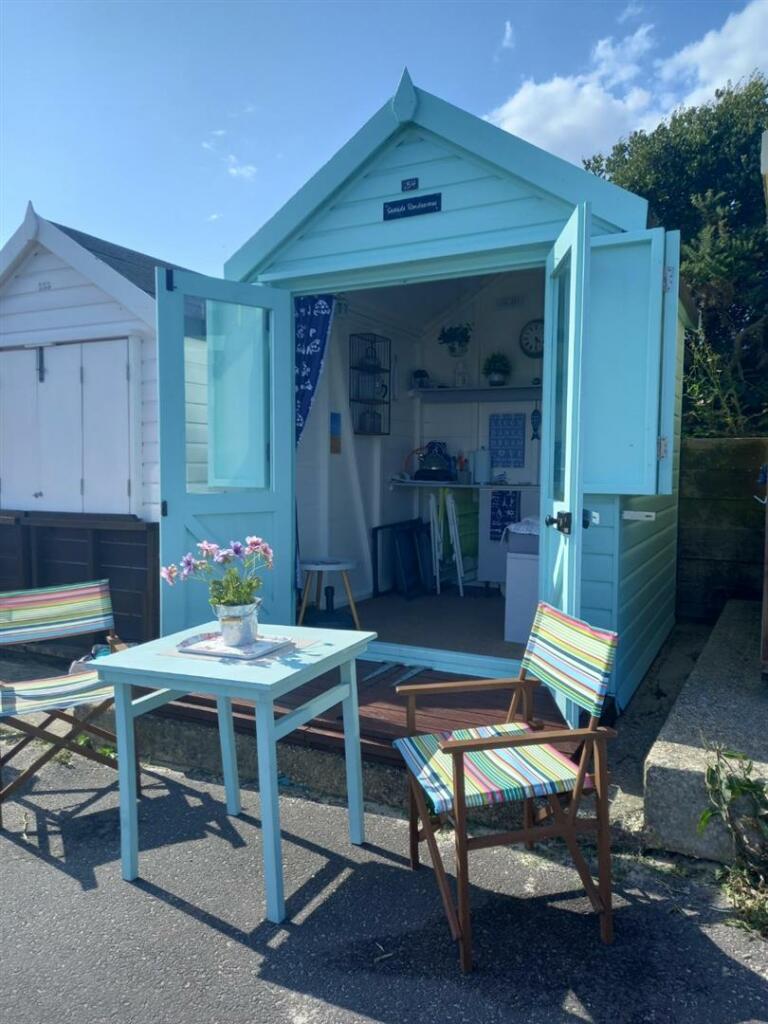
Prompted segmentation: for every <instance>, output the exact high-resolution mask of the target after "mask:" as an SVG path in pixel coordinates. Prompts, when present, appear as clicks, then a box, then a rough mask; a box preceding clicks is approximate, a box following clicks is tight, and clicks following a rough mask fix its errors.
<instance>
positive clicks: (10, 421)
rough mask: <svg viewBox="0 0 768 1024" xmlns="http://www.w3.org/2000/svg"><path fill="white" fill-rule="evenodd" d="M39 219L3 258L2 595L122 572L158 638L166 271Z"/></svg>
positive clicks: (145, 625)
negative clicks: (158, 281) (160, 316)
mask: <svg viewBox="0 0 768 1024" xmlns="http://www.w3.org/2000/svg"><path fill="white" fill-rule="evenodd" d="M156 266H162V267H166V266H170V264H168V263H165V262H164V261H162V260H157V259H154V258H153V257H150V256H145V255H144V254H143V253H138V252H135V251H133V250H131V249H126V248H124V247H123V246H120V245H115V244H114V243H111V242H107V241H105V240H103V239H100V238H94V237H93V236H91V235H88V234H85V233H84V232H81V231H77V230H75V229H72V228H68V227H64V226H62V225H59V224H54V223H52V222H51V221H48V220H46V219H45V218H43V217H40V216H39V215H38V214H37V213H36V212H35V210H34V209H33V207H32V204H31V203H30V204H29V207H28V209H27V212H26V216H25V218H24V220H23V222H22V224H21V225H20V226H19V228H18V230H17V231H16V232H15V233H14V234H13V235H12V236H11V238H10V239H9V240H8V242H7V243H6V244H5V246H4V247H3V249H2V251H0V589H15V588H20V587H26V586H44V585H47V584H56V583H70V582H79V581H81V580H84V579H92V578H93V577H94V576H102V575H103V576H109V577H110V579H111V581H112V594H113V601H114V605H115V613H116V616H117V619H118V627H119V630H120V633H121V635H123V636H125V637H126V639H146V638H148V637H150V636H151V635H152V634H153V633H154V632H156V630H157V585H156V580H157V564H158V559H157V532H158V531H157V522H158V520H159V518H160V496H159V458H158V429H157V420H158V412H157V409H158V399H157V390H156V389H157V354H156V342H155V296H154V290H155V267H156Z"/></svg>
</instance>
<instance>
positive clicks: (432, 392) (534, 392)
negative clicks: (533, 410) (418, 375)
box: [408, 387, 541, 402]
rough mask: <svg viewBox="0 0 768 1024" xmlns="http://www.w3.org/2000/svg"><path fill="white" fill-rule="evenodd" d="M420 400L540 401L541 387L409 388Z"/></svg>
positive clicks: (411, 394)
mask: <svg viewBox="0 0 768 1024" xmlns="http://www.w3.org/2000/svg"><path fill="white" fill-rule="evenodd" d="M408 394H409V396H410V397H411V398H417V399H418V400H419V401H421V402H540V401H541V388H535V387H529V388H519V387H518V388H514V387H505V388H492V387H485V388H411V390H410V391H409V392H408Z"/></svg>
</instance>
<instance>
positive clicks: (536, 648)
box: [521, 601, 619, 718]
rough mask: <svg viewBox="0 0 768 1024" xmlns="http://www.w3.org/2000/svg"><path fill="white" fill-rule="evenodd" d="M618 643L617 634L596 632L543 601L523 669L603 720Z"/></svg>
mask: <svg viewBox="0 0 768 1024" xmlns="http://www.w3.org/2000/svg"><path fill="white" fill-rule="evenodd" d="M618 639H619V638H618V635H617V634H616V633H612V632H611V631H610V630H607V629H595V628H594V627H593V626H590V625H588V623H586V622H582V621H581V619H573V618H571V616H570V615H565V614H564V613H563V612H561V611H558V610H557V608H553V607H552V606H551V605H549V604H545V603H544V602H543V601H542V602H540V603H539V606H538V608H537V609H536V617H535V619H534V620H533V628H532V630H531V635H530V637H529V638H528V644H527V645H526V648H525V654H524V655H523V660H522V663H521V666H522V668H523V669H524V670H525V671H526V672H527V673H528V674H530V675H532V676H534V678H536V679H538V680H539V682H541V683H544V685H545V686H548V687H549V688H550V689H552V690H555V691H556V692H557V693H559V694H560V695H561V696H563V697H567V698H568V700H572V701H574V703H576V704H578V706H579V707H580V708H583V709H584V710H585V711H588V712H589V713H590V715H595V716H596V717H598V718H599V717H600V712H601V711H602V709H603V701H604V699H605V694H606V692H607V690H608V682H609V680H610V676H611V671H612V670H613V662H614V660H615V657H616V644H617V643H618Z"/></svg>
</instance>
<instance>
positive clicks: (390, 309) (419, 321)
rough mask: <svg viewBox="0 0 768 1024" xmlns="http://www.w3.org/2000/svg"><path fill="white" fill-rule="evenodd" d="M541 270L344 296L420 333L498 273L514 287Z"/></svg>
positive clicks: (369, 290) (510, 272) (374, 313)
mask: <svg viewBox="0 0 768 1024" xmlns="http://www.w3.org/2000/svg"><path fill="white" fill-rule="evenodd" d="M540 274H541V270H519V271H509V272H507V273H506V274H484V275H479V276H477V277H459V278H448V279H445V280H441V281H424V282H422V283H420V284H403V285H393V286H392V287H388V288H367V289H364V290H361V291H355V292H347V293H346V294H345V295H344V296H343V298H344V299H345V300H346V301H347V303H348V304H349V306H351V307H352V308H354V309H364V310H365V311H366V312H367V313H370V314H371V315H378V316H381V317H383V318H388V319H390V320H395V321H399V322H400V323H402V324H403V325H406V326H407V327H408V328H409V329H410V331H412V332H414V333H420V332H421V331H422V330H423V329H424V328H425V327H426V326H427V325H428V324H430V323H431V322H432V321H433V320H434V319H435V318H436V317H437V316H439V314H440V313H441V312H442V310H448V309H449V308H451V307H452V306H454V305H456V304H457V303H458V302H460V301H461V300H465V299H466V300H468V299H470V298H471V297H472V296H473V295H475V294H476V293H477V292H479V291H481V290H482V289H483V288H485V287H486V286H487V285H488V284H489V283H490V282H491V281H493V280H495V279H497V278H499V277H509V278H510V281H511V280H514V283H515V287H521V286H522V287H525V284H524V278H525V277H526V276H530V275H532V276H535V277H538V276H539V275H540Z"/></svg>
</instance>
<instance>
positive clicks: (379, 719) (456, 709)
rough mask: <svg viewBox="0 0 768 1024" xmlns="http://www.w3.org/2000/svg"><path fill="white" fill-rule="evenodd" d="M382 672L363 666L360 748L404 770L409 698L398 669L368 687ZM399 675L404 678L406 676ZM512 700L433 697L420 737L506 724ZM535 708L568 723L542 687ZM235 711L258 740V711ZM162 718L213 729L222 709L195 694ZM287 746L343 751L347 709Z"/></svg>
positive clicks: (297, 698) (547, 719)
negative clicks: (399, 684) (399, 746)
mask: <svg viewBox="0 0 768 1024" xmlns="http://www.w3.org/2000/svg"><path fill="white" fill-rule="evenodd" d="M376 668H378V665H377V664H375V663H373V662H369V661H366V662H359V663H358V680H360V681H359V682H358V700H359V705H360V742H361V747H362V752H363V757H365V758H368V759H370V760H374V761H379V762H382V761H383V762H386V763H389V764H392V765H398V766H399V765H400V764H401V761H400V757H399V754H398V753H397V751H396V750H395V749H394V748H393V747H392V742H393V740H395V739H398V738H399V737H400V736H404V735H405V731H406V730H405V698H404V697H399V696H398V695H397V694H396V693H395V686H394V682H393V680H394V679H395V678H397V676H396V675H395V669H396V668H397V666H393V667H392V671H391V672H387V673H382V675H380V676H377V677H376V678H375V679H370V680H368V681H365V680H364V679H363V678H362V677H363V676H364V675H367V674H369V673H370V672H373V671H374V670H375V669H376ZM401 671H402V670H401ZM397 674H398V675H399V674H400V672H398V673H397ZM337 678H338V671H337V670H334V672H332V673H326V674H325V675H324V676H320V677H319V678H318V679H315V680H313V681H312V682H310V683H307V684H306V685H305V686H302V687H300V688H299V689H298V690H295V691H293V692H292V693H290V694H287V695H286V696H285V697H284V698H281V699H280V701H278V702H276V704H275V710H276V713H277V714H278V716H279V715H283V714H286V713H288V712H289V711H292V710H294V709H295V708H297V707H299V706H300V705H301V704H303V703H305V702H306V701H308V700H310V699H311V698H312V697H314V696H316V695H317V694H318V693H321V692H323V691H324V690H325V689H326V688H327V687H329V686H330V685H333V684H334V683H335V682H336V681H337ZM462 678H464V677H463V676H458V675H450V674H448V673H446V672H436V671H433V670H432V669H424V670H423V671H422V672H420V673H419V674H418V675H417V676H414V677H413V678H411V679H409V680H408V682H409V683H435V682H440V681H443V680H448V681H453V680H460V679H462ZM510 699H511V690H510V691H506V690H504V691H499V690H491V691H483V692H481V693H464V694H451V695H450V696H446V695H444V694H433V695H431V696H430V697H425V698H424V700H423V701H422V702H421V703H420V704H419V706H418V708H417V713H416V728H417V730H418V731H419V732H448V731H451V730H453V729H458V728H462V727H467V726H476V725H493V724H495V723H498V722H500V721H503V719H504V716H505V715H506V711H507V708H508V706H509V701H510ZM533 706H534V716H535V717H536V718H538V719H540V720H541V721H543V722H544V725H545V727H547V728H556V727H562V725H563V718H562V716H561V715H560V712H559V711H558V709H557V706H556V704H555V702H554V700H553V699H552V696H551V694H550V693H549V691H548V690H546V689H545V688H544V687H539V688H538V689H537V690H536V691H535V692H534V705H533ZM233 711H234V720H235V729H237V731H238V732H247V733H249V734H251V735H252V734H253V729H254V714H253V705H252V704H250V703H248V702H246V701H238V702H236V703H235V704H234V707H233ZM157 713H158V714H163V715H168V716H173V717H181V718H190V719H194V720H196V721H200V722H208V723H210V724H211V725H213V724H214V723H215V716H216V704H215V701H214V700H213V699H212V698H210V697H206V696H204V695H198V694H191V695H189V696H186V697H185V698H184V699H183V700H180V701H174V702H173V703H172V704H168V705H166V706H165V707H163V708H161V709H160V710H159V712H157ZM283 742H289V743H293V744H296V745H299V746H308V747H311V748H314V749H317V750H331V751H336V752H341V751H343V749H344V729H343V721H342V715H341V708H338V707H337V708H331V709H329V710H328V711H327V712H325V713H324V714H322V715H320V716H318V717H317V718H315V719H313V720H312V721H311V722H309V723H308V724H307V725H304V726H301V727H300V728H299V729H297V730H296V731H294V732H292V733H291V734H290V735H289V736H287V737H286V738H285V740H284V741H283ZM562 749H564V750H568V745H566V744H564V745H562ZM572 749H573V747H572V746H571V750H572ZM569 752H570V751H569Z"/></svg>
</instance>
